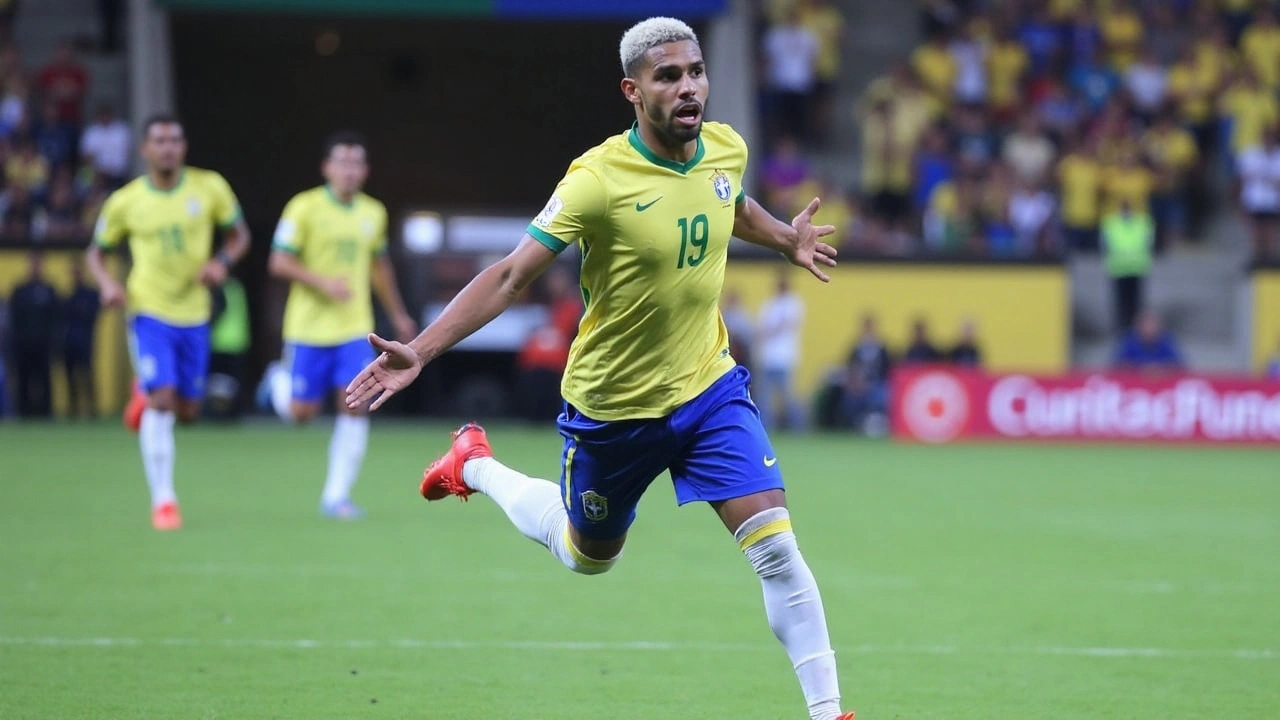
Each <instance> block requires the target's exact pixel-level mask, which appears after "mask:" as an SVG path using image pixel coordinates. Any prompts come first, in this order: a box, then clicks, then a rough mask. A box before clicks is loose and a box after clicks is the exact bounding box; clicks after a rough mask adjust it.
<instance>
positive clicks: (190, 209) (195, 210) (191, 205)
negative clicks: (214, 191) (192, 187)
mask: <svg viewBox="0 0 1280 720" xmlns="http://www.w3.org/2000/svg"><path fill="white" fill-rule="evenodd" d="M187 214H188V215H190V216H191V217H198V216H199V215H200V198H198V197H190V198H187Z"/></svg>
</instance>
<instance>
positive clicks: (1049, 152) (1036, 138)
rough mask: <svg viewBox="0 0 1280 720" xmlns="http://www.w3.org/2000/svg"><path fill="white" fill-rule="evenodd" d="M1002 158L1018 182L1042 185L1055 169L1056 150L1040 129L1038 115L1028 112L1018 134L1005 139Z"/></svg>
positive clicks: (1019, 125) (1023, 116) (1021, 121)
mask: <svg viewBox="0 0 1280 720" xmlns="http://www.w3.org/2000/svg"><path fill="white" fill-rule="evenodd" d="M1000 154H1001V157H1003V158H1004V161H1005V162H1006V163H1008V164H1009V167H1010V168H1011V169H1012V170H1013V173H1014V175H1015V176H1016V177H1017V178H1018V179H1019V180H1021V181H1023V182H1029V183H1039V182H1041V181H1042V180H1044V179H1045V178H1046V177H1047V176H1048V172H1049V169H1050V168H1051V167H1053V161H1054V158H1055V156H1056V155H1057V150H1056V149H1055V148H1054V146H1053V142H1052V141H1050V140H1049V137H1048V136H1047V135H1046V134H1045V132H1044V130H1043V129H1042V128H1041V127H1040V120H1039V119H1038V118H1037V117H1036V115H1035V113H1033V112H1026V113H1024V114H1023V115H1022V119H1021V120H1020V121H1019V122H1018V129H1017V131H1015V132H1014V133H1013V134H1011V135H1009V136H1008V137H1007V138H1005V141H1004V147H1003V148H1002V149H1001V153H1000Z"/></svg>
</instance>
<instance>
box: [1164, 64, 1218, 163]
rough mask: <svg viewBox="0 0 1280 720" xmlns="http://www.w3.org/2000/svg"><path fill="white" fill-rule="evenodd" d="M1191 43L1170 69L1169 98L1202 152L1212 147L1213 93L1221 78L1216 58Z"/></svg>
mask: <svg viewBox="0 0 1280 720" xmlns="http://www.w3.org/2000/svg"><path fill="white" fill-rule="evenodd" d="M1208 57H1209V56H1207V55H1205V54H1204V53H1200V52H1197V51H1196V49H1195V48H1194V47H1192V46H1190V45H1188V46H1187V47H1186V48H1185V49H1184V50H1183V52H1182V56H1181V57H1180V59H1179V60H1178V62H1176V63H1174V65H1173V67H1172V68H1170V69H1169V97H1170V99H1172V101H1173V102H1174V104H1175V107H1176V108H1177V110H1178V117H1179V119H1180V120H1181V121H1182V123H1183V124H1184V125H1185V126H1186V127H1187V129H1188V130H1190V131H1191V134H1192V135H1194V136H1195V138H1196V145H1198V146H1199V148H1200V152H1202V153H1207V152H1208V151H1209V150H1210V149H1212V148H1213V146H1214V143H1213V96H1214V93H1215V92H1216V91H1217V89H1218V85H1219V83H1220V82H1221V81H1222V75H1220V74H1218V71H1217V68H1216V66H1215V64H1214V63H1215V62H1216V61H1211V60H1209V59H1207V58H1208Z"/></svg>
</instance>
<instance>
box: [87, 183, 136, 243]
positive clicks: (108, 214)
mask: <svg viewBox="0 0 1280 720" xmlns="http://www.w3.org/2000/svg"><path fill="white" fill-rule="evenodd" d="M128 234H129V228H128V226H127V225H126V224H125V200H124V198H123V196H121V194H120V192H119V191H117V192H113V193H111V195H110V196H108V197H107V201H106V202H105V203H103V204H102V211H101V212H100V213H99V214H98V224H97V225H96V226H95V227H94V230H93V242H94V244H95V245H97V246H98V247H101V248H106V249H112V248H117V247H119V246H120V243H121V242H123V241H124V239H125V236H127V235H128Z"/></svg>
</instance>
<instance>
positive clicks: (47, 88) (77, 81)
mask: <svg viewBox="0 0 1280 720" xmlns="http://www.w3.org/2000/svg"><path fill="white" fill-rule="evenodd" d="M39 83H40V93H41V95H42V96H43V97H44V98H45V99H46V100H48V101H50V102H52V103H54V105H56V106H57V108H58V121H59V122H64V123H70V124H71V125H73V126H75V127H77V128H79V127H80V126H81V120H82V111H83V108H84V97H85V94H86V93H87V92H88V91H89V72H88V71H87V70H85V69H84V66H83V65H81V64H80V61H79V60H76V50H75V46H73V45H72V44H71V43H70V42H68V41H64V42H63V43H62V44H61V45H59V46H58V49H57V50H56V51H55V52H54V55H53V59H52V60H50V61H49V64H48V65H45V66H44V67H43V68H41V69H40V76H39Z"/></svg>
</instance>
